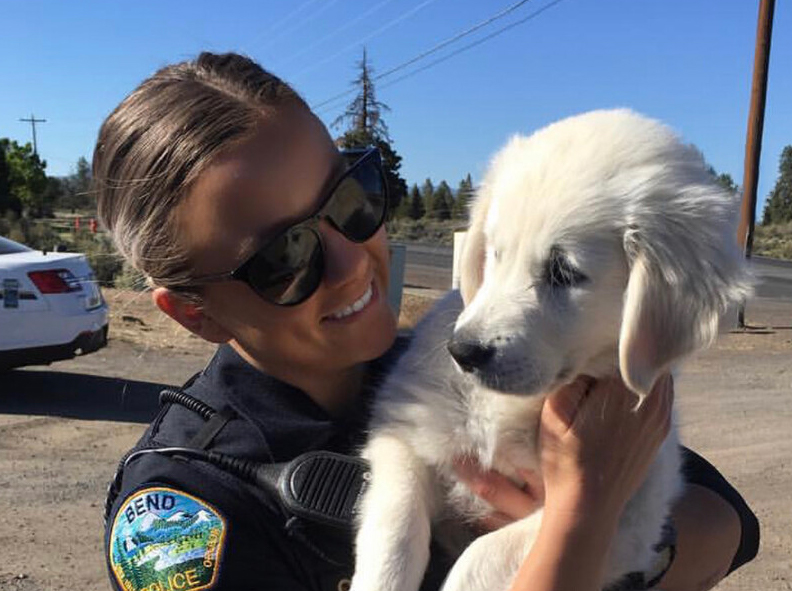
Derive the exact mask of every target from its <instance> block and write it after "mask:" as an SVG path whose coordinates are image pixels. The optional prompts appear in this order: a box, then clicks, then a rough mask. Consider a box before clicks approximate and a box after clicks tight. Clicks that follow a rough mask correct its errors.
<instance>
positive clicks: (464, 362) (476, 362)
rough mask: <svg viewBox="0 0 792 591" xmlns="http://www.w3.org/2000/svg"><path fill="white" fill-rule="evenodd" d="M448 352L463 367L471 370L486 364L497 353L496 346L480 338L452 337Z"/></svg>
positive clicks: (465, 369)
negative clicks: (479, 339)
mask: <svg viewBox="0 0 792 591" xmlns="http://www.w3.org/2000/svg"><path fill="white" fill-rule="evenodd" d="M448 352H449V353H451V356H452V357H453V358H454V359H455V360H456V362H457V363H458V364H459V367H461V368H462V371H466V372H471V371H473V370H474V369H477V368H480V367H482V366H483V365H485V364H486V363H487V362H488V361H489V360H490V359H492V356H493V355H495V347H493V346H492V345H486V344H484V343H482V342H481V341H478V340H471V339H464V338H456V337H451V340H450V341H449V343H448Z"/></svg>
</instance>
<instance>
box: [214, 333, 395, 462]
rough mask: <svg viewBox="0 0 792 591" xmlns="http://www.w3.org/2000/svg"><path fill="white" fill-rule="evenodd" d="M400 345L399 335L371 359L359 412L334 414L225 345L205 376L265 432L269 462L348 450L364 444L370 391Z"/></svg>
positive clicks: (215, 389)
mask: <svg viewBox="0 0 792 591" xmlns="http://www.w3.org/2000/svg"><path fill="white" fill-rule="evenodd" d="M402 349H403V346H402V344H401V343H400V339H397V341H396V343H395V345H394V346H393V347H392V348H391V350H390V351H388V352H387V353H386V354H385V355H384V356H383V357H381V358H379V359H377V360H375V361H373V362H371V363H369V364H368V368H367V379H366V381H365V384H364V387H363V391H362V393H361V398H360V404H359V405H358V406H357V407H356V409H357V412H354V413H352V415H351V416H345V417H343V418H337V417H333V416H331V415H330V414H329V413H327V411H325V410H324V409H323V408H322V407H321V406H319V405H318V404H317V403H316V402H314V401H313V400H312V399H311V397H310V396H308V395H307V394H306V393H305V392H303V391H302V390H300V389H299V388H296V387H294V386H291V385H289V384H287V383H285V382H282V381H280V380H278V379H276V378H274V377H272V376H270V375H267V374H265V373H263V372H261V371H259V370H258V369H256V368H255V367H253V366H252V365H251V364H250V363H248V362H247V361H245V359H243V358H242V357H241V356H240V355H239V354H238V353H237V352H236V351H235V350H234V349H233V347H231V346H230V345H227V344H226V345H221V346H220V347H219V348H218V350H217V352H216V353H215V355H214V357H213V358H212V360H211V361H210V362H209V364H208V366H207V367H206V369H205V370H204V372H203V375H202V376H201V377H202V378H203V379H202V380H201V381H202V382H204V384H203V385H205V386H207V387H208V388H210V390H212V391H214V392H220V393H223V394H224V396H222V397H223V398H225V399H226V400H227V401H228V403H229V404H230V405H231V406H232V407H234V409H235V410H236V411H237V412H238V413H239V415H240V416H241V417H243V418H245V419H246V420H248V421H250V422H251V423H252V424H253V425H254V426H255V427H256V428H257V429H258V430H259V431H260V432H261V434H262V435H263V436H264V439H265V440H266V442H267V447H268V448H269V455H270V456H271V457H270V460H271V461H274V462H283V461H287V460H290V459H292V458H294V457H296V456H297V455H299V454H301V453H304V452H307V451H312V450H316V449H328V450H331V451H337V452H339V453H349V452H352V451H354V449H355V447H357V446H358V445H360V444H362V437H363V431H364V428H365V425H366V422H367V419H368V407H369V404H370V401H371V396H372V392H373V390H374V388H376V386H377V385H378V384H379V382H380V381H381V379H382V377H383V376H384V375H385V373H386V372H387V370H388V369H389V368H390V365H391V364H392V362H393V360H394V359H395V355H397V354H398V352H400V351H401V350H402Z"/></svg>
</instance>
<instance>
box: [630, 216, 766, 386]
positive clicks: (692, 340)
mask: <svg viewBox="0 0 792 591" xmlns="http://www.w3.org/2000/svg"><path fill="white" fill-rule="evenodd" d="M689 230H690V233H689V234H688V235H687V237H683V236H670V235H668V234H666V235H664V236H659V235H658V236H652V237H651V238H648V239H647V238H645V237H642V236H641V234H640V231H639V230H636V229H631V230H628V231H627V232H626V234H625V238H624V244H625V250H626V252H627V258H628V261H629V262H630V275H629V280H628V283H627V290H626V292H625V295H624V306H623V312H622V323H621V331H620V335H619V367H620V370H621V374H622V378H623V379H624V382H625V383H626V384H627V386H628V387H629V388H630V389H631V390H633V391H634V392H635V393H636V394H638V396H639V397H640V398H641V399H643V397H644V396H646V395H647V394H649V392H650V391H651V389H652V386H653V385H654V382H655V380H656V379H657V378H658V377H659V376H660V375H661V374H662V373H664V372H665V371H666V370H668V369H670V366H672V365H673V364H674V362H675V361H678V360H680V359H681V358H682V357H684V356H686V355H688V354H690V353H691V352H693V351H695V350H696V349H699V348H702V347H706V346H708V345H709V344H710V343H711V342H712V341H713V340H714V339H715V337H716V336H717V332H718V324H719V320H720V316H721V315H722V314H724V313H725V312H726V310H727V308H728V307H729V306H730V305H731V304H733V303H735V302H739V301H741V300H742V299H743V298H744V297H746V296H747V294H748V293H749V291H750V288H749V286H748V284H747V283H746V281H745V279H746V277H745V274H744V268H743V266H742V259H741V256H740V255H739V253H738V251H737V249H736V248H730V246H731V245H729V244H728V243H727V240H724V241H723V242H721V244H720V248H717V245H716V244H710V245H709V246H710V247H711V248H708V247H707V245H706V240H703V239H702V236H701V234H698V235H697V234H695V232H693V230H692V229H690V228H689ZM650 240H661V241H662V242H660V244H663V245H664V249H662V248H651V247H650V245H649V241H650ZM697 241H698V242H697ZM735 246H736V243H735ZM697 247H698V248H697Z"/></svg>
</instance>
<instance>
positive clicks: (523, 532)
mask: <svg viewBox="0 0 792 591" xmlns="http://www.w3.org/2000/svg"><path fill="white" fill-rule="evenodd" d="M541 522H542V511H541V510H540V511H537V512H536V513H533V514H531V515H529V516H528V517H526V518H525V519H521V520H519V521H515V522H514V523H511V524H509V525H507V526H506V527H502V528H501V529H498V530H496V531H493V532H490V533H488V534H487V535H485V536H482V537H480V538H478V539H477V540H476V541H475V542H473V543H472V544H471V545H470V546H468V547H467V549H466V550H465V551H464V552H463V553H462V556H460V557H459V560H457V561H456V563H455V564H454V567H453V568H452V569H451V572H450V573H449V574H448V577H447V578H446V580H445V583H444V584H443V591H506V589H508V588H509V585H511V582H512V580H513V579H514V576H515V575H516V574H517V570H518V569H519V568H520V565H521V564H522V562H523V560H524V559H525V557H526V556H527V555H528V552H529V551H530V549H531V546H532V545H533V543H534V540H535V539H536V535H537V533H538V532H539V526H540V524H541Z"/></svg>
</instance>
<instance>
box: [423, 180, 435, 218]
mask: <svg viewBox="0 0 792 591" xmlns="http://www.w3.org/2000/svg"><path fill="white" fill-rule="evenodd" d="M434 192H435V189H434V184H433V183H432V179H429V178H428V179H426V180H425V181H424V183H423V185H421V199H422V200H423V206H424V211H425V215H426V217H429V216H430V214H431V211H432V208H433V207H434V205H433V202H434Z"/></svg>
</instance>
